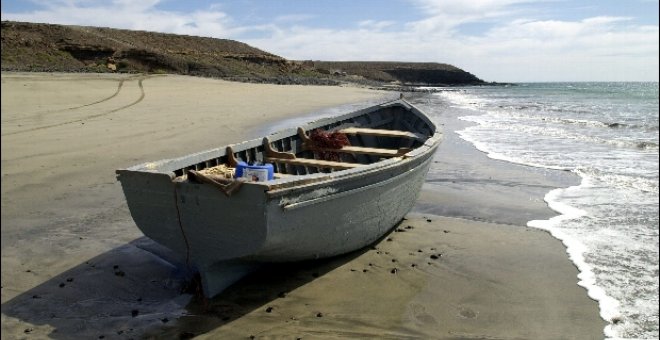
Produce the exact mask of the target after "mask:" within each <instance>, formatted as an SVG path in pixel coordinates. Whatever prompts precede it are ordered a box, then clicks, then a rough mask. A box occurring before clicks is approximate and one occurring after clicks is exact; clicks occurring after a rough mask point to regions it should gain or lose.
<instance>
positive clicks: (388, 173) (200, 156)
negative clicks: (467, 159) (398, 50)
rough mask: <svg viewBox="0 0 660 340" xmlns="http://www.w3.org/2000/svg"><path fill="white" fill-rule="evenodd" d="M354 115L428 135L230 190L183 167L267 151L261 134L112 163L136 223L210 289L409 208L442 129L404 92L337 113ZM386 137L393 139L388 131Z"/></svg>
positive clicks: (395, 218)
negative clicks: (382, 153) (393, 148)
mask: <svg viewBox="0 0 660 340" xmlns="http://www.w3.org/2000/svg"><path fill="white" fill-rule="evenodd" d="M396 115H398V116H396ZM365 117H366V118H365ZM342 119H343V120H342ZM359 120H363V121H366V122H370V121H376V122H383V121H386V122H396V121H400V122H401V123H400V124H403V125H406V124H407V125H409V126H417V128H416V129H415V130H413V131H412V132H415V133H414V134H412V135H413V137H414V138H417V136H419V135H420V134H423V135H425V137H424V140H423V141H421V142H415V143H418V144H416V146H415V148H411V149H409V150H410V151H406V152H405V154H404V153H401V154H397V155H396V156H394V157H390V158H385V159H379V160H377V161H374V162H373V163H370V164H365V163H362V164H358V165H359V166H356V167H354V168H351V169H347V170H342V171H331V172H322V171H320V172H316V173H309V174H304V175H289V176H288V177H285V179H281V180H273V181H266V182H259V183H246V184H243V185H242V186H241V187H240V190H237V191H235V192H232V193H231V195H228V194H227V192H226V191H223V190H220V189H219V188H218V187H216V186H213V185H209V184H208V183H198V182H195V181H191V180H189V179H187V178H186V176H184V175H185V171H186V169H198V170H199V169H204V168H206V167H210V166H212V165H213V164H217V163H218V162H220V161H222V162H227V161H229V158H228V156H233V155H234V152H238V154H239V155H244V156H246V157H256V158H257V159H259V158H261V159H264V158H265V157H267V155H266V149H267V148H266V147H264V146H263V145H264V144H262V142H261V141H258V140H252V141H246V142H243V143H240V144H236V145H235V147H236V149H235V151H231V148H229V147H227V149H226V150H225V149H214V150H208V151H204V152H201V153H197V154H193V155H189V156H186V157H182V158H177V159H170V160H162V161H158V162H153V163H145V164H141V165H138V166H135V167H132V168H129V169H123V170H118V171H117V174H118V179H119V180H120V182H121V185H122V188H123V191H124V194H125V196H126V201H127V203H128V207H129V210H130V212H131V215H132V216H133V219H134V221H135V223H136V225H137V227H138V228H139V229H140V230H141V231H142V232H143V233H144V234H145V235H146V236H147V237H149V238H151V239H153V240H154V241H156V242H157V243H159V244H161V245H163V246H165V247H167V248H169V249H171V250H172V251H173V252H174V253H176V254H179V255H180V256H181V258H182V261H183V262H185V263H186V264H187V265H188V266H189V267H190V268H191V269H193V270H194V271H198V272H199V273H200V275H201V279H202V280H201V282H202V286H203V290H204V294H205V295H207V296H214V295H216V294H217V293H219V292H221V291H222V290H223V289H224V288H226V287H227V286H229V285H230V284H231V283H233V282H234V281H236V280H238V279H239V278H240V277H242V276H243V275H244V274H245V273H246V272H248V271H250V270H252V269H254V268H255V267H257V266H259V265H263V264H265V263H274V262H292V261H302V260H310V259H320V258H326V257H331V256H336V255H341V254H345V253H348V252H351V251H355V250H358V249H360V248H363V247H365V246H368V245H370V244H372V243H373V242H375V241H376V240H378V239H379V238H381V237H383V236H384V235H385V234H386V233H387V232H388V231H389V230H391V229H392V228H393V227H394V226H395V225H396V224H397V223H398V222H399V221H401V219H402V218H403V217H404V216H405V214H406V213H408V212H409V211H410V209H411V208H412V207H413V205H414V204H415V200H416V199H417V196H418V194H419V192H420V189H421V186H422V185H423V183H424V178H425V176H426V174H427V172H428V170H429V167H430V164H431V162H432V159H433V154H434V153H435V151H436V149H437V147H438V145H439V142H440V140H441V138H442V135H441V133H439V132H438V131H436V129H435V126H434V125H433V124H432V123H431V122H430V121H429V120H428V118H427V117H426V116H425V115H424V114H423V113H421V111H419V110H417V109H416V108H414V107H412V106H411V105H409V103H407V102H405V101H398V102H394V103H387V104H386V105H380V106H377V107H373V108H368V109H365V110H363V111H358V112H354V113H349V114H347V115H345V116H342V117H340V120H338V121H340V122H355V121H359ZM408 121H410V122H408ZM333 124H334V125H333ZM337 124H339V123H335V121H333V120H329V119H326V120H322V121H320V122H313V123H310V124H309V125H307V126H306V129H307V130H311V129H313V128H318V127H324V126H325V127H332V126H337ZM382 124H394V123H382ZM376 127H378V125H377V126H376ZM366 130H369V129H366ZM294 131H295V130H294ZM370 131H377V132H379V133H381V132H380V131H382V130H378V129H372V130H370ZM271 137H272V140H273V141H276V142H274V143H275V144H276V145H281V146H282V147H284V146H289V147H290V148H291V149H293V150H295V149H296V148H298V149H299V147H300V145H301V142H302V141H301V140H300V139H297V138H298V137H297V135H296V133H295V132H292V131H283V132H280V133H275V134H272V135H271ZM378 138H380V137H378ZM378 138H377V137H365V138H364V140H366V141H370V140H371V141H376V140H378ZM389 138H390V140H388V142H389V143H391V142H392V139H393V137H392V136H389ZM394 138H399V137H394ZM278 141H279V142H278ZM282 141H286V142H282ZM267 142H268V141H267ZM267 142H264V143H267ZM374 143H375V142H374ZM375 145H378V144H375ZM367 149H368V148H367ZM369 150H373V149H369ZM283 151H286V150H283ZM286 178H288V179H286Z"/></svg>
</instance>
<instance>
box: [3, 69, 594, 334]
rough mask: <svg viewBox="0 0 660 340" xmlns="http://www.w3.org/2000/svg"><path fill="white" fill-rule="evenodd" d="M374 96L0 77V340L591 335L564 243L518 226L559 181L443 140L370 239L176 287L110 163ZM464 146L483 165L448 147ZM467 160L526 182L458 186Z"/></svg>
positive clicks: (231, 138) (178, 279)
mask: <svg viewBox="0 0 660 340" xmlns="http://www.w3.org/2000/svg"><path fill="white" fill-rule="evenodd" d="M384 95H391V94H388V93H383V92H377V91H370V90H365V89H358V88H341V87H313V86H277V85H257V84H240V83H230V82H224V81H219V80H213V79H203V78H193V77H184V76H147V77H145V76H140V75H132V76H130V75H95V74H81V75H71V74H39V73H37V74H25V73H3V74H2V143H1V145H2V338H3V339H5V338H6V339H14V338H55V339H74V338H75V339H77V338H93V339H97V338H101V337H103V338H104V339H114V338H117V339H129V338H135V339H137V338H189V337H194V336H198V337H199V338H209V339H211V338H249V337H251V336H254V337H255V338H261V337H270V336H272V337H276V336H283V337H285V338H297V337H301V338H364V337H375V338H396V339H401V338H423V339H426V338H437V339H443V338H444V339H461V338H535V339H557V338H565V339H598V338H602V329H603V327H604V322H603V321H602V320H600V318H599V317H598V309H597V308H598V307H597V304H596V303H595V302H594V301H592V300H590V299H589V298H588V297H587V295H586V291H585V290H584V289H582V288H581V287H578V286H577V284H576V281H577V279H576V275H577V270H576V269H575V267H574V266H573V265H572V264H571V263H570V262H569V260H568V258H567V255H566V253H565V250H564V248H563V245H562V244H561V243H560V242H559V241H557V240H555V239H553V238H552V237H551V236H550V235H549V234H547V233H545V232H543V231H538V230H533V229H529V228H524V227H521V225H524V222H525V221H526V220H528V219H529V218H527V216H538V217H537V218H546V217H547V216H552V214H553V213H552V212H551V211H549V209H547V207H545V205H544V203H543V202H542V195H543V193H544V192H547V190H545V188H547V187H552V186H553V185H558V184H561V183H563V181H565V180H566V179H560V180H554V177H553V176H554V175H552V176H548V174H534V173H533V172H527V171H526V169H517V168H516V169H515V170H512V168H511V167H510V166H509V165H507V164H504V162H501V163H498V162H495V161H492V160H488V159H487V158H485V156H483V155H481V154H480V153H479V152H478V151H476V150H474V149H473V148H472V149H470V148H469V146H466V145H465V144H461V143H460V141H458V140H457V139H455V138H454V137H452V138H449V139H448V141H449V142H448V143H446V144H443V146H442V148H441V150H440V151H439V152H438V154H437V155H436V161H437V162H446V163H442V164H441V165H442V167H443V168H445V169H447V171H446V172H445V177H444V178H445V179H444V180H443V179H442V178H443V177H442V172H440V173H432V174H430V176H435V177H433V178H436V177H437V178H436V179H438V180H437V181H435V182H430V184H427V185H425V189H424V191H423V193H422V195H421V197H420V200H419V202H418V205H417V207H416V209H415V212H414V213H411V214H409V216H408V217H407V218H406V220H404V221H402V223H401V224H400V225H399V226H397V228H396V230H394V231H393V232H392V233H390V234H389V235H388V236H386V237H385V238H384V239H383V240H382V241H381V242H379V243H378V244H376V245H374V246H373V247H370V248H368V249H363V250H361V251H358V252H356V253H352V254H348V255H346V256H342V257H339V258H334V259H330V260H324V261H318V262H309V263H301V264H295V265H286V266H285V265H282V266H270V267H266V268H262V270H260V271H257V272H256V273H254V274H252V275H250V276H248V277H246V278H245V279H244V280H242V281H239V282H238V283H237V284H235V285H234V286H232V287H230V288H229V289H228V290H227V291H225V292H223V293H222V294H220V295H219V296H217V297H216V298H214V299H212V300H210V301H201V300H198V299H195V298H194V297H193V294H191V293H186V292H185V288H186V287H185V284H186V282H187V277H186V273H185V272H184V271H183V270H182V268H181V266H178V265H177V263H176V261H174V260H172V259H170V258H167V259H163V258H161V257H158V256H156V255H154V254H153V253H152V251H153V249H154V248H156V247H157V245H155V244H154V243H153V242H151V241H150V240H149V239H146V238H144V237H143V236H142V235H141V233H140V232H139V230H138V229H137V228H136V227H135V225H134V223H133V221H132V219H131V217H130V214H129V213H128V208H127V207H126V204H125V202H124V198H123V194H122V192H121V188H120V186H119V184H118V183H117V182H116V181H115V176H114V170H115V169H117V168H124V167H128V166H132V165H134V164H137V163H142V162H144V161H149V160H158V159H162V158H170V157H176V156H181V155H185V154H188V153H191V152H197V151H200V150H205V149H210V148H213V147H217V146H221V145H224V144H227V143H231V142H236V141H239V140H245V139H251V138H255V137H258V136H259V135H260V134H261V133H262V132H263V131H264V130H268V129H270V128H272V127H274V126H279V124H281V122H282V121H283V120H289V119H293V118H294V117H297V116H301V115H303V116H305V117H308V115H307V113H308V112H312V111H322V110H324V109H326V108H329V107H335V106H337V105H342V104H346V103H354V102H362V101H365V100H373V99H375V98H379V97H382V96H384ZM450 121H451V122H454V121H453V120H447V122H448V123H447V124H450V126H446V127H445V128H446V129H447V130H448V131H449V130H451V129H452V128H453V126H451V124H454V123H450ZM448 137H450V134H448ZM469 152H474V153H475V154H477V155H481V156H482V157H483V158H478V157H453V156H461V155H462V154H463V153H469ZM443 155H444V156H451V157H443ZM446 158H456V159H457V160H458V159H460V160H461V162H447V161H444V160H443V159H446ZM465 159H475V161H474V162H463V161H464V160H465ZM489 161H490V162H489ZM480 162H482V163H480ZM474 169H479V171H481V172H480V173H479V175H480V176H487V177H491V178H493V177H494V178H495V179H498V178H503V180H502V182H506V183H510V178H509V177H507V176H511V178H520V176H521V174H522V176H523V178H525V179H528V181H526V183H525V184H526V185H508V188H507V185H504V186H502V185H499V186H497V185H492V186H489V185H487V184H481V185H479V184H474V182H470V181H464V180H458V179H460V178H463V179H464V178H467V177H468V176H469V175H474V174H475V172H474V171H467V170H474ZM458 174H462V175H458ZM452 176H454V177H453V178H452ZM447 178H452V179H453V181H451V180H449V179H447ZM475 178H479V176H477V177H475ZM443 181H445V182H446V184H448V185H438V183H439V184H442V182H443ZM450 183H451V184H450ZM530 188H531V189H530ZM544 190H545V191H544ZM519 196H520V197H528V198H529V197H531V198H529V199H527V200H523V201H522V203H521V202H520V201H518V200H517V198H518V197H519ZM447 197H450V198H449V199H448V198H447ZM485 197H489V198H490V199H485ZM493 200H495V201H497V202H498V205H496V206H492V205H490V206H489V205H487V204H485V202H492V201H493ZM440 207H444V208H440ZM481 207H484V208H483V209H482V208H481ZM438 215H444V216H438ZM182 291H183V293H182Z"/></svg>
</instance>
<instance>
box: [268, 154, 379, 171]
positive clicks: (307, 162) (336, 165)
mask: <svg viewBox="0 0 660 340" xmlns="http://www.w3.org/2000/svg"><path fill="white" fill-rule="evenodd" d="M266 161H267V162H276V163H283V164H291V165H302V166H313V167H317V168H332V169H338V170H346V169H353V168H357V167H361V166H365V165H366V164H360V163H345V162H333V161H324V160H320V159H309V158H295V159H286V158H271V157H268V158H266Z"/></svg>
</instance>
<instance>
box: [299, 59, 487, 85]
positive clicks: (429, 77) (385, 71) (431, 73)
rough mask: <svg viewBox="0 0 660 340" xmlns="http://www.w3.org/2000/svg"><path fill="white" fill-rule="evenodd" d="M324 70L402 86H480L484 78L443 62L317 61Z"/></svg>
mask: <svg viewBox="0 0 660 340" xmlns="http://www.w3.org/2000/svg"><path fill="white" fill-rule="evenodd" d="M312 63H313V65H314V67H315V68H316V69H318V70H320V71H321V72H327V73H331V74H339V75H357V76H360V77H363V78H364V79H368V80H374V81H380V82H394V83H398V84H402V85H431V86H433V85H435V86H443V85H477V84H484V81H483V80H481V79H479V78H477V77H476V76H475V75H473V74H471V73H469V72H465V71H463V70H461V69H459V68H457V67H455V66H452V65H449V64H442V63H413V62H369V61H346V62H336V61H314V62H312Z"/></svg>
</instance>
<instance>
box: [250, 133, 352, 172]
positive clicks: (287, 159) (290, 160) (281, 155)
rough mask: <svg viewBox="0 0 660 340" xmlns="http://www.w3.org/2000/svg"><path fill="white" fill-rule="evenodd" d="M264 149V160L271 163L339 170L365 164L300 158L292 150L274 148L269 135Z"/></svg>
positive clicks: (265, 139) (264, 142)
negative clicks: (282, 150) (283, 150)
mask: <svg viewBox="0 0 660 340" xmlns="http://www.w3.org/2000/svg"><path fill="white" fill-rule="evenodd" d="M263 145H264V151H265V153H266V157H265V158H264V161H266V162H271V163H282V164H291V165H302V166H313V167H316V168H331V169H337V170H346V169H353V168H357V167H360V166H364V165H365V164H360V163H347V162H334V161H326V160H321V159H310V158H298V157H296V155H294V154H293V153H291V152H281V151H277V150H275V149H273V146H272V145H271V144H270V140H269V139H268V137H264V139H263Z"/></svg>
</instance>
